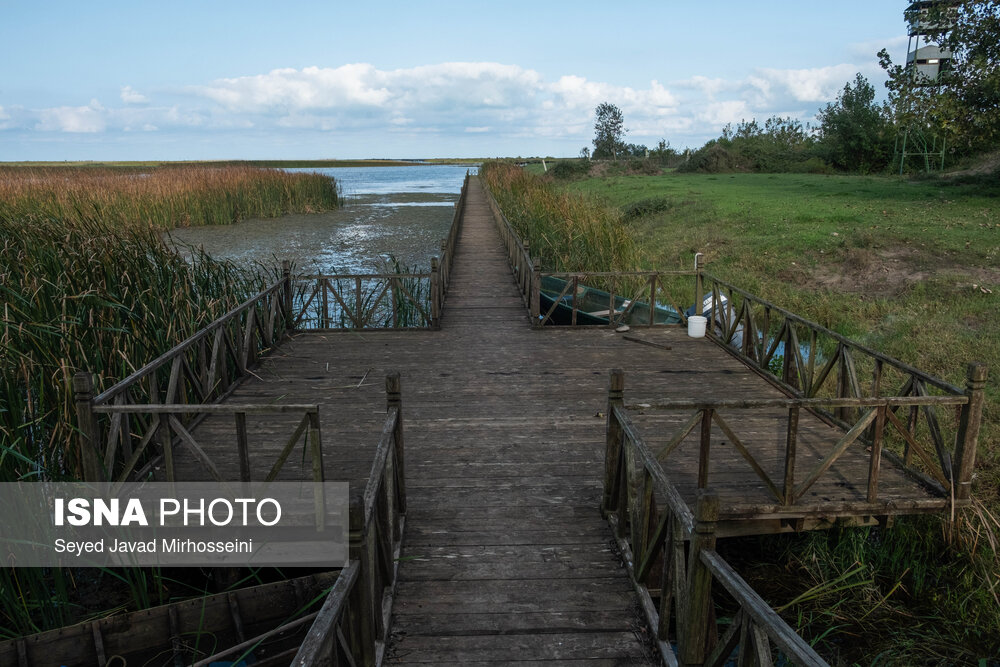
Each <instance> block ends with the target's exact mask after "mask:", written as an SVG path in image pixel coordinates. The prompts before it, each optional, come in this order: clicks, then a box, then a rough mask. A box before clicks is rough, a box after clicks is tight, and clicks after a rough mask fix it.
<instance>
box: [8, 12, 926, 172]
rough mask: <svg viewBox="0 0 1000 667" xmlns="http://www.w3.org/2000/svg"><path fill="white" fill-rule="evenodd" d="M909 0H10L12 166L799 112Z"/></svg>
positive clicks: (513, 150) (549, 148)
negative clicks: (601, 117) (599, 116)
mask: <svg viewBox="0 0 1000 667" xmlns="http://www.w3.org/2000/svg"><path fill="white" fill-rule="evenodd" d="M906 4H907V3H906V2H904V1H900V0H841V1H839V2H817V1H815V0H798V1H796V2H785V1H776V0H775V1H769V0H757V1H755V2H749V1H747V0H739V1H735V0H732V1H730V0H700V1H697V2H691V1H689V2H679V1H676V0H658V1H655V2H654V1H650V2H633V1H629V0H617V1H615V2H612V1H609V0H605V1H603V2H590V1H588V0H575V1H573V2H561V1H556V0H531V1H522V0H502V1H500V2H462V3H457V2H439V1H433V0H432V1H421V0H409V1H406V2H385V1H382V0H360V1H356V2H350V3H348V2H342V1H341V0H327V1H326V2H295V1H294V0H287V1H285V2H280V3H279V2H273V1H272V2H258V1H256V0H240V1H239V2H231V1H229V0H196V1H194V2H188V1H187V0H170V1H169V2H152V1H149V2H146V1H144V0H130V1H128V2H112V1H106V0H89V1H88V2H80V1H79V0H73V1H72V2H63V1H56V0H0V161H6V160H86V159H90V160H112V159H120V160H141V159H229V158H232V159H253V158H261V159H263V158H368V157H398V158H415V157H487V156H498V155H504V156H517V155H523V156H527V155H553V156H571V155H576V154H578V153H579V151H580V149H581V148H582V147H584V146H586V145H589V144H590V140H591V139H592V137H593V123H594V117H593V116H594V107H595V106H597V105H598V104H600V103H601V102H604V101H608V102H612V103H613V104H616V105H618V106H619V107H620V108H621V109H622V111H623V113H624V116H625V126H626V128H627V129H628V130H629V132H628V136H627V140H628V141H630V142H634V143H645V144H647V145H655V144H656V143H657V142H658V141H659V140H660V139H661V138H662V139H667V140H668V141H670V143H671V145H673V146H675V147H686V146H691V147H695V146H700V145H701V144H703V143H704V142H705V141H706V140H708V139H710V138H712V137H715V136H718V134H719V132H720V130H721V128H722V127H723V125H725V124H726V123H728V122H734V123H735V122H739V121H740V120H741V119H749V118H753V117H756V118H759V119H764V118H767V117H768V116H772V115H781V116H792V117H795V118H797V119H800V120H802V121H803V122H810V121H812V120H813V119H814V117H815V115H816V112H817V111H818V110H819V108H820V107H822V106H824V105H825V104H826V103H827V102H830V101H832V100H834V99H835V98H836V96H837V93H838V91H840V90H841V89H842V88H843V86H844V84H845V83H846V82H847V81H848V80H851V79H853V77H854V75H855V73H857V72H861V73H862V74H864V75H865V76H867V77H868V78H869V79H870V80H871V81H872V82H873V83H875V84H876V86H877V88H878V90H880V91H881V90H882V85H881V83H882V81H883V77H882V76H881V70H880V69H879V67H878V64H877V61H876V58H875V53H876V52H877V51H878V50H879V49H880V48H882V47H886V48H888V49H889V50H890V53H892V55H893V57H894V59H895V60H897V61H899V60H902V59H903V58H904V57H905V50H906V36H905V25H904V22H903V17H902V14H903V9H904V8H905V6H906Z"/></svg>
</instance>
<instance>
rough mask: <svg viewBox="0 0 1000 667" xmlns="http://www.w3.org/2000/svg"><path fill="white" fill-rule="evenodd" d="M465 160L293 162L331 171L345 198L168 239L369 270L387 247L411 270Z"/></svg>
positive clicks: (323, 266) (419, 264)
mask: <svg viewBox="0 0 1000 667" xmlns="http://www.w3.org/2000/svg"><path fill="white" fill-rule="evenodd" d="M466 169H467V167H466V166H456V165H414V166H406V167H344V168H332V169H294V170H290V171H316V172H319V173H323V174H327V175H330V176H333V177H334V178H336V179H337V183H338V184H339V185H340V188H341V192H342V194H343V195H344V199H345V204H344V206H343V207H342V208H339V209H337V210H335V211H329V212H327V213H313V214H296V215H286V216H283V217H280V218H269V219H251V220H244V221H242V222H239V223H236V224H235V225H207V226H201V227H185V228H181V229H176V230H173V231H172V232H170V234H169V240H170V241H171V242H172V243H173V244H174V245H175V246H177V247H178V249H179V250H180V251H181V252H182V253H186V252H187V251H186V250H185V247H196V248H197V247H202V248H204V250H205V251H206V252H207V253H208V254H209V255H212V256H213V257H216V258H219V259H229V260H233V261H236V262H246V263H263V264H266V265H277V264H280V263H281V261H282V260H285V259H287V260H290V261H291V262H293V264H294V266H295V270H296V272H298V273H373V272H378V271H381V270H382V266H383V265H384V263H385V262H386V260H387V259H388V257H389V256H390V255H391V256H393V257H395V258H396V259H397V260H398V261H399V262H400V263H401V264H403V265H405V266H409V267H411V268H412V269H414V270H419V271H428V270H430V260H431V257H434V256H436V255H438V254H439V253H440V246H441V241H442V240H443V239H444V238H445V236H447V234H448V228H449V226H450V225H451V221H452V218H453V216H454V212H455V202H456V201H458V195H459V193H460V191H461V188H462V180H463V179H464V178H465V172H466Z"/></svg>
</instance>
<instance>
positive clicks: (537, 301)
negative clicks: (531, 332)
mask: <svg viewBox="0 0 1000 667" xmlns="http://www.w3.org/2000/svg"><path fill="white" fill-rule="evenodd" d="M528 308H529V309H530V311H531V326H533V327H537V326H541V315H542V260H541V258H539V257H535V258H534V259H532V260H531V294H529V295H528Z"/></svg>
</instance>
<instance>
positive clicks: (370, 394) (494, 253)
mask: <svg viewBox="0 0 1000 667" xmlns="http://www.w3.org/2000/svg"><path fill="white" fill-rule="evenodd" d="M441 324H442V327H441V330H440V331H410V332H391V331H382V332H365V333H326V334H303V335H299V336H297V337H296V338H295V339H294V340H293V341H291V342H290V343H288V344H287V345H284V346H282V347H281V348H280V349H279V350H277V351H276V353H274V354H273V355H272V356H270V357H269V358H267V359H266V360H265V361H264V363H263V364H262V365H261V367H260V368H259V369H258V370H257V371H256V373H257V375H258V376H259V379H254V380H251V381H249V382H246V383H245V384H244V385H243V386H241V387H240V388H239V389H238V390H237V391H236V392H235V393H234V395H233V397H232V398H231V399H230V400H231V402H234V403H258V402H272V401H273V402H285V403H319V404H320V417H321V430H322V438H323V447H324V453H323V456H324V468H325V475H326V479H328V480H347V481H350V482H352V488H353V489H354V490H355V494H356V493H358V492H359V490H360V488H361V486H362V484H363V482H364V480H365V475H366V474H367V471H368V466H369V465H370V463H371V455H372V452H373V450H374V447H375V444H376V440H377V434H378V432H379V430H380V428H381V423H382V420H383V417H384V402H385V397H384V387H383V378H384V377H385V375H386V373H388V372H390V371H398V372H399V373H400V374H401V376H402V387H403V420H404V422H403V423H404V429H405V461H406V474H407V490H408V496H409V498H408V501H409V511H408V516H407V526H406V530H407V535H406V536H405V538H404V550H403V555H402V563H401V566H400V570H399V576H400V582H399V585H398V590H397V598H396V602H395V606H394V612H393V617H394V620H393V635H392V641H391V642H390V645H389V647H388V650H387V654H386V655H387V662H388V663H389V664H400V665H402V664H417V663H432V664H479V663H482V664H488V663H491V662H502V663H505V664H514V663H515V662H517V661H533V660H540V659H545V660H562V661H566V664H588V665H590V664H593V665H597V664H645V662H646V661H647V660H650V661H652V660H653V659H652V657H650V656H651V655H652V654H651V653H650V652H649V650H648V648H647V646H646V643H645V637H646V634H647V633H646V631H645V630H644V629H643V627H642V623H641V621H640V620H639V618H640V616H641V613H640V612H639V610H638V607H637V603H636V600H635V597H634V595H633V593H632V590H631V588H630V585H629V582H628V578H627V575H626V574H625V571H624V569H622V568H621V567H620V564H619V559H618V556H617V555H616V554H615V553H614V551H613V550H612V548H611V546H610V545H611V544H612V540H611V535H610V532H609V531H608V529H607V527H606V524H605V522H604V521H603V520H602V518H601V516H600V513H599V510H598V508H599V505H600V498H601V480H602V475H603V467H604V460H603V459H604V431H605V415H604V412H605V407H606V406H605V402H606V391H607V384H608V371H609V370H610V369H611V368H614V367H618V368H623V369H624V370H625V378H626V380H625V382H626V401H627V402H628V403H641V402H643V401H644V400H646V399H648V400H649V401H650V402H652V401H653V400H656V399H662V398H666V397H673V396H676V397H685V398H692V397H704V398H739V397H755V398H756V397H778V396H780V394H779V393H778V391H777V390H776V389H774V388H773V387H771V385H769V384H768V383H766V382H764V381H763V380H762V379H761V378H760V377H758V376H757V375H756V374H754V373H753V372H752V371H750V370H748V369H747V368H746V367H744V366H743V365H742V364H740V363H739V362H738V361H736V360H735V359H733V358H732V357H730V356H729V355H727V354H725V353H723V352H722V351H721V350H720V349H718V348H717V347H716V346H715V345H714V344H713V343H711V342H709V341H707V340H705V339H700V340H695V339H690V338H688V337H687V336H686V335H685V333H684V332H683V331H682V330H679V329H671V330H633V331H632V332H630V333H629V336H630V337H638V338H641V339H643V340H647V341H652V342H656V343H658V344H660V345H663V346H667V347H669V348H670V349H664V348H663V347H653V346H648V345H642V344H637V343H636V342H635V341H632V340H626V339H625V338H624V337H623V336H622V335H621V334H616V333H614V332H613V331H610V330H607V329H576V330H571V329H566V328H561V329H556V328H546V329H543V330H533V329H532V328H531V327H530V323H529V322H528V320H527V315H526V309H525V306H524V304H523V303H522V301H521V298H520V296H519V294H518V293H517V291H516V288H515V285H514V283H513V280H512V279H511V277H510V270H509V268H508V266H507V263H506V259H505V256H504V253H503V248H502V247H501V246H500V242H499V238H498V236H497V234H496V231H495V229H494V227H493V221H492V219H491V218H490V214H489V210H488V208H487V207H486V205H485V201H484V197H483V194H482V192H481V191H480V190H479V185H478V182H477V181H475V179H474V180H473V187H472V189H471V192H470V195H469V197H468V204H467V208H466V213H465V227H464V230H463V233H462V236H461V238H460V241H459V244H458V251H457V254H456V257H455V265H454V272H453V277H452V284H451V287H450V291H449V293H448V296H447V300H446V302H445V310H444V315H443V317H442V322H441ZM689 416H690V415H678V414H670V413H663V412H650V413H649V414H641V413H636V417H635V418H636V422H637V425H638V427H639V428H640V430H641V431H642V433H643V434H644V437H648V438H649V440H650V442H651V443H652V444H653V445H654V446H656V445H657V444H662V443H664V442H666V441H669V439H670V436H671V429H672V428H676V427H677V426H679V425H680V424H682V423H683V422H684V421H685V420H686V419H687V418H688V417H689ZM780 416H781V415H780V413H770V414H768V413H766V412H758V413H757V414H755V415H751V414H729V413H727V414H725V418H726V420H727V421H728V422H729V423H730V425H732V426H733V427H734V429H736V430H737V431H738V434H739V436H740V438H741V439H743V442H744V444H746V446H747V447H748V448H751V449H753V450H754V451H755V453H756V454H757V455H758V456H759V457H760V460H761V463H762V465H764V467H765V468H766V469H767V472H768V474H769V475H770V476H771V477H772V479H774V480H775V481H780V479H781V477H782V472H781V470H780V466H781V463H780V460H781V456H782V454H783V447H784V439H785V433H784V427H783V426H782V425H781V424H780V419H779V417H780ZM298 419H299V417H297V416H294V415H288V416H268V417H267V418H255V417H254V416H252V415H251V416H248V418H247V427H248V431H249V433H250V447H251V451H252V467H253V475H254V477H255V478H256V477H263V475H265V474H266V472H267V470H268V469H269V468H270V466H271V463H272V462H273V460H274V458H275V457H276V456H277V452H278V451H280V448H281V447H282V446H283V445H284V443H285V442H286V441H287V438H288V436H289V435H290V434H291V432H292V430H293V429H294V426H295V423H296V422H297V420H298ZM196 433H197V437H198V439H199V442H201V443H202V444H203V446H204V448H205V449H206V451H208V452H209V454H210V456H212V458H213V459H214V460H215V461H216V462H217V466H218V467H219V469H220V471H222V473H223V475H224V476H227V477H230V478H236V477H237V476H238V474H239V467H238V461H237V457H236V454H235V452H236V450H235V437H234V435H233V433H234V431H233V425H232V424H231V423H229V422H227V421H226V420H224V419H216V418H211V419H208V420H206V421H205V422H204V423H203V424H202V425H201V426H200V427H199V428H198V429H197V431H196ZM799 437H800V439H801V440H802V442H803V449H802V452H801V453H800V455H799V463H798V464H797V472H798V468H801V471H802V472H801V475H803V476H804V475H805V474H806V472H807V471H808V469H809V468H810V467H811V466H812V465H813V464H814V463H815V460H816V457H820V456H822V454H823V452H824V451H826V450H828V449H829V447H830V446H831V445H832V443H834V442H835V441H836V439H837V437H839V434H838V433H836V432H835V431H834V430H833V429H832V428H830V427H828V426H826V425H825V424H823V423H822V422H820V421H819V420H817V419H815V418H812V417H809V416H807V415H805V414H803V416H802V419H801V422H800V427H799ZM724 440H725V438H724V436H723V435H722V434H721V433H718V434H715V442H717V443H719V444H718V445H717V446H714V449H713V464H712V467H711V469H710V477H709V480H710V485H711V486H712V488H714V489H715V490H716V492H717V493H718V494H719V496H720V498H721V500H722V505H723V507H724V508H726V507H728V506H736V505H742V506H744V507H750V508H753V507H756V506H758V505H759V506H761V507H764V506H767V505H769V504H771V503H772V501H770V500H769V499H768V494H767V491H766V488H764V485H763V484H762V483H760V482H759V481H758V480H757V478H756V477H755V476H754V474H753V471H752V470H751V469H750V467H749V466H748V465H747V464H746V463H745V462H744V461H743V460H742V458H740V457H739V454H737V453H736V452H735V450H734V449H733V448H731V447H730V448H728V449H727V448H726V446H725V445H724V444H723V442H724ZM697 443H698V436H697V432H695V433H693V434H692V435H691V436H690V437H689V439H688V440H687V441H685V442H684V443H683V444H682V445H681V446H680V447H679V448H678V450H677V452H675V454H674V455H672V456H671V457H670V459H669V461H668V464H667V466H666V471H667V474H668V476H669V477H670V478H671V480H672V481H674V482H675V483H676V484H677V485H678V487H679V488H680V490H681V492H682V493H683V494H684V495H685V496H686V497H687V498H689V499H691V500H692V501H693V498H694V493H695V488H694V487H695V476H696V473H697V460H696V457H697V447H698V445H697ZM824 448H825V449H824ZM857 450H858V451H857V452H853V453H849V454H848V455H845V457H844V458H843V459H842V461H840V462H838V463H837V464H836V465H835V466H834V468H833V469H831V474H830V475H828V478H825V479H824V480H821V481H820V482H819V483H817V485H816V486H815V487H813V489H811V490H810V493H809V494H807V499H811V498H815V499H816V500H817V507H819V506H820V505H825V506H826V507H833V506H836V505H837V504H838V503H839V504H840V505H842V506H853V505H851V504H852V503H855V504H856V503H859V502H861V501H863V500H864V495H865V476H866V474H867V467H868V462H867V459H866V458H865V456H864V451H863V448H860V447H859V448H857ZM692 452H693V454H692ZM716 454H717V455H718V456H717V457H716V456H715V455H716ZM176 458H177V466H178V478H179V479H206V475H207V473H206V472H205V471H204V470H203V469H202V466H201V464H200V463H199V462H198V461H197V460H196V459H194V458H193V457H192V456H190V455H189V454H185V452H184V451H179V452H178V453H177V456H176ZM310 470H311V462H310V460H309V458H308V455H307V454H304V453H303V449H302V447H301V445H300V446H299V447H297V448H296V450H295V452H293V454H292V456H291V457H290V458H289V461H288V463H287V464H286V466H285V468H284V469H283V472H282V475H281V477H283V478H299V477H305V476H308V475H309V474H310ZM859 471H860V472H859ZM882 473H883V478H882V481H881V486H880V489H882V490H884V491H885V493H887V494H890V495H891V494H894V493H899V494H900V495H906V497H908V498H914V497H919V498H921V499H922V500H927V499H928V496H926V495H920V492H919V490H917V489H916V487H915V486H914V485H913V484H910V483H908V482H907V481H906V480H905V478H903V476H902V475H900V474H899V473H898V472H896V471H894V470H893V469H891V467H890V466H883V469H882ZM814 509H815V508H814ZM816 511H817V512H819V511H825V510H816ZM749 514H750V515H752V514H753V510H752V509H751V510H750V511H749Z"/></svg>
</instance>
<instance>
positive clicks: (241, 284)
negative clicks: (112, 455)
mask: <svg viewBox="0 0 1000 667" xmlns="http://www.w3.org/2000/svg"><path fill="white" fill-rule="evenodd" d="M336 203H337V198H336V185H335V184H334V183H332V181H330V179H328V178H326V177H321V176H320V177H314V175H305V178H303V175H288V174H281V173H279V172H270V171H267V170H259V169H256V170H252V169H235V170H214V169H210V170H206V169H201V168H198V169H191V170H185V169H169V170H163V171H159V170H154V171H151V172H150V171H144V172H139V171H127V170H126V171H123V170H113V171H111V170H104V169H86V170H72V169H45V170H39V169H0V318H2V321H0V481H13V480H22V479H50V480H71V479H77V478H79V466H80V462H79V460H78V458H77V454H76V451H77V448H76V447H75V446H74V439H75V431H74V424H75V421H76V420H75V415H74V408H73V397H72V392H71V385H70V382H71V378H72V376H73V375H74V373H76V372H78V371H89V372H92V373H94V374H95V375H96V379H97V387H98V391H100V390H101V389H103V388H106V387H108V386H110V384H111V383H113V382H115V381H117V380H120V379H122V378H124V377H126V376H127V375H129V374H131V373H132V372H133V371H134V370H135V369H137V368H139V367H141V366H142V365H143V364H145V363H147V362H148V361H150V360H152V359H154V358H155V357H157V356H158V355H160V354H161V353H163V352H164V351H166V350H167V349H169V348H170V347H172V346H173V345H175V344H177V343H178V342H180V341H182V340H183V339H185V338H187V337H188V336H189V335H191V334H192V333H194V332H195V331H197V330H198V329H199V328H201V327H202V326H204V325H206V324H208V323H209V322H211V321H212V320H214V319H215V318H217V317H219V316H220V315H222V314H224V313H225V312H227V311H228V310H230V309H231V308H232V307H234V306H235V305H237V304H239V303H240V302H242V301H244V300H245V299H247V298H249V297H250V296H251V295H253V294H255V293H257V292H259V291H260V290H262V289H263V288H264V287H265V286H266V285H267V284H268V283H269V282H273V280H274V279H275V278H276V273H277V270H276V269H270V270H269V269H266V268H263V267H256V266H235V265H233V264H229V263H225V262H218V261H215V260H212V259H211V258H209V257H208V256H206V255H204V254H203V253H200V252H197V251H194V252H193V256H192V258H191V259H190V260H189V261H185V260H184V259H182V258H181V257H180V256H179V255H177V254H176V253H175V252H174V251H173V250H172V249H171V248H168V247H167V246H166V245H165V244H164V243H163V241H162V239H161V236H160V230H162V229H166V228H169V227H172V226H175V225H178V224H189V223H190V224H227V223H232V222H234V221H235V220H237V219H239V218H240V217H243V216H248V215H275V214H278V213H283V212H285V211H288V210H290V209H292V210H297V211H304V210H319V209H322V208H326V207H330V206H335V205H336ZM269 271H270V275H268V273H269ZM108 577H109V578H111V579H117V580H119V581H120V582H122V583H123V584H124V585H125V587H126V589H127V590H128V591H129V596H128V597H129V602H128V604H129V605H130V606H131V607H132V608H141V607H144V606H148V605H149V604H153V603H155V602H156V600H157V596H158V595H159V591H161V590H162V583H163V581H162V578H161V577H160V575H159V574H158V573H157V572H155V571H147V570H140V569H129V570H120V571H115V572H114V573H113V574H108ZM76 588H77V585H76V583H75V582H74V580H73V577H72V574H71V573H69V572H68V571H64V570H59V569H55V570H42V569H30V568H29V569H18V570H8V569H2V570H0V635H19V634H28V633H31V632H35V631H39V630H43V629H48V628H52V627H58V626H60V625H63V624H65V623H67V622H72V621H73V620H75V614H77V613H78V612H79V609H78V608H77V606H75V605H74V604H71V599H72V598H73V596H74V594H73V592H72V591H73V590H74V589H76Z"/></svg>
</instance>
